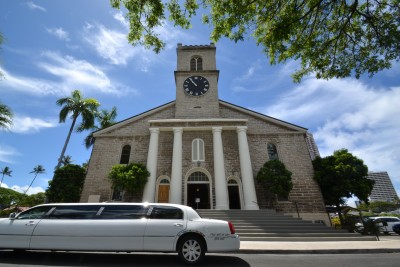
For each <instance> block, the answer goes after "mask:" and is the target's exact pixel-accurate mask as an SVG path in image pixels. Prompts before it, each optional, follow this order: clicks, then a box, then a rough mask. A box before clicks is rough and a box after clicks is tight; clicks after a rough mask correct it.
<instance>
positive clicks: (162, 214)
mask: <svg viewBox="0 0 400 267" xmlns="http://www.w3.org/2000/svg"><path fill="white" fill-rule="evenodd" d="M150 219H165V220H167V219H183V212H182V210H181V209H179V208H176V207H168V206H155V207H153V210H152V212H151V214H150Z"/></svg>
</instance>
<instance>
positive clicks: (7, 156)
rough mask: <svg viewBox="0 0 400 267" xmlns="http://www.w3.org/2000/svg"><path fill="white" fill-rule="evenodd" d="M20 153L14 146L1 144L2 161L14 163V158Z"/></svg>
mask: <svg viewBox="0 0 400 267" xmlns="http://www.w3.org/2000/svg"><path fill="white" fill-rule="evenodd" d="M19 155H20V153H19V152H18V151H17V150H16V149H15V148H13V147H11V146H9V145H5V144H0V161H1V162H5V163H14V160H13V158H14V157H16V156H19Z"/></svg>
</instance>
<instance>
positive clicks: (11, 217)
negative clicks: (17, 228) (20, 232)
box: [8, 212, 17, 220]
mask: <svg viewBox="0 0 400 267" xmlns="http://www.w3.org/2000/svg"><path fill="white" fill-rule="evenodd" d="M16 216H17V213H15V212H13V213H10V216H8V218H9V219H10V220H15V217H16Z"/></svg>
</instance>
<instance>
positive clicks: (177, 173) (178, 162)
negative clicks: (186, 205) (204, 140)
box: [169, 128, 183, 204]
mask: <svg viewBox="0 0 400 267" xmlns="http://www.w3.org/2000/svg"><path fill="white" fill-rule="evenodd" d="M173 130H174V148H173V151H172V173H171V186H170V191H169V192H170V193H169V202H170V203H174V204H181V203H182V132H183V129H182V128H173Z"/></svg>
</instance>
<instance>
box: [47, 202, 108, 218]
mask: <svg viewBox="0 0 400 267" xmlns="http://www.w3.org/2000/svg"><path fill="white" fill-rule="evenodd" d="M99 209H100V206H98V205H94V206H91V205H88V206H86V205H83V206H57V207H56V208H55V210H54V211H53V212H51V213H50V215H49V219H92V218H93V217H94V216H95V215H96V213H97V211H98V210H99Z"/></svg>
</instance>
